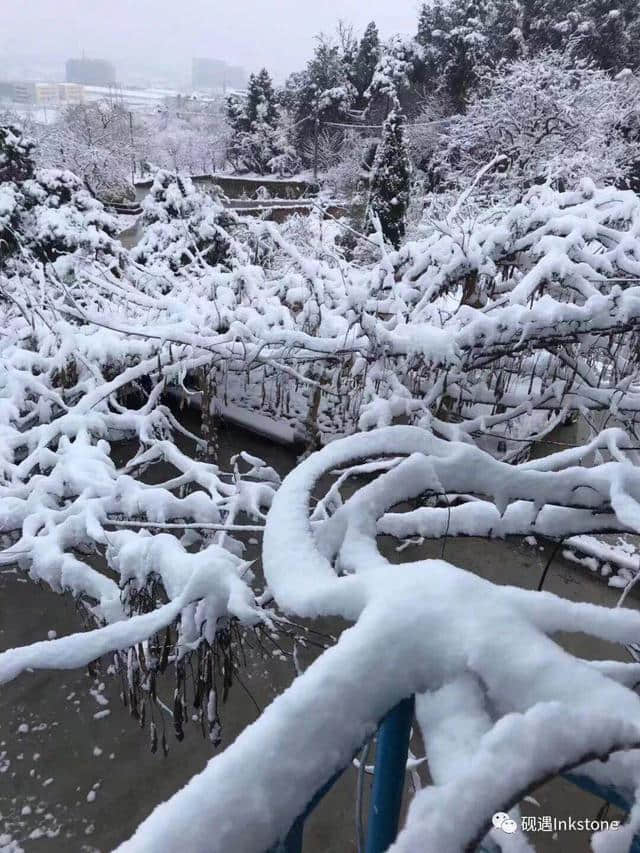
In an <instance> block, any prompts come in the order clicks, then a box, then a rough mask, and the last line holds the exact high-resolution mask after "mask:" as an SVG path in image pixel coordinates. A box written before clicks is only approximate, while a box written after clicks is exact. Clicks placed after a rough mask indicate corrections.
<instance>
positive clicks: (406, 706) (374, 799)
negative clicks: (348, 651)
mask: <svg viewBox="0 0 640 853" xmlns="http://www.w3.org/2000/svg"><path fill="white" fill-rule="evenodd" d="M413 708H414V697H413V696H411V697H410V698H409V699H403V700H402V702H399V703H398V704H397V705H396V706H395V708H392V709H391V711H389V713H388V714H387V716H386V717H385V718H384V720H383V721H382V723H380V728H379V729H378V740H377V746H376V769H375V775H374V777H373V790H372V792H371V806H370V809H369V825H368V826H367V843H366V847H365V851H366V853H384V851H385V850H387V849H388V848H389V847H390V846H391V844H393V842H394V841H395V839H396V835H397V834H398V824H399V823H400V807H401V806H402V793H403V791H404V782H405V774H406V768H407V756H408V753H409V736H410V734H411V723H412V722H413Z"/></svg>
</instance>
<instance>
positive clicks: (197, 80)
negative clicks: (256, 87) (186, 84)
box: [191, 59, 247, 92]
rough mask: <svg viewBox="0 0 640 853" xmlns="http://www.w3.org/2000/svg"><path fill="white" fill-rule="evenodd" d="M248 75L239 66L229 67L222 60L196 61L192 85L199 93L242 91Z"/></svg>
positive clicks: (193, 68) (193, 63)
mask: <svg viewBox="0 0 640 853" xmlns="http://www.w3.org/2000/svg"><path fill="white" fill-rule="evenodd" d="M246 84H247V75H246V73H245V70H244V68H241V67H240V66H239V65H228V64H227V63H226V62H223V61H222V60H221V59H194V60H193V61H192V66H191V85H192V86H193V88H194V89H197V90H199V91H211V90H222V91H223V92H226V91H227V89H242V88H244V87H245V86H246Z"/></svg>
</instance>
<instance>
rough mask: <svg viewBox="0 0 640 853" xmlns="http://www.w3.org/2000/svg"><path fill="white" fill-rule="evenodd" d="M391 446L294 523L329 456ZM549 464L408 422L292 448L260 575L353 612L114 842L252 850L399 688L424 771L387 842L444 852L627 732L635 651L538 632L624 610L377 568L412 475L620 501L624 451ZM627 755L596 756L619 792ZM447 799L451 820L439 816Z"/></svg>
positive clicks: (418, 485) (435, 573)
mask: <svg viewBox="0 0 640 853" xmlns="http://www.w3.org/2000/svg"><path fill="white" fill-rule="evenodd" d="M398 453H400V454H409V455H407V456H406V457H405V459H404V461H397V462H396V464H393V465H391V466H390V467H389V466H386V470H385V469H384V468H383V473H381V474H380V475H379V476H378V477H377V478H376V479H374V480H373V481H371V482H370V483H368V484H366V485H364V486H362V487H361V488H360V489H359V490H357V491H356V492H355V494H354V495H353V496H352V497H350V498H349V499H348V500H347V501H346V502H345V503H344V504H343V505H342V506H340V507H339V508H338V509H337V510H336V512H335V513H334V515H332V516H331V517H330V518H329V519H328V520H327V521H325V522H323V523H320V524H316V525H315V526H314V528H313V530H312V528H311V526H310V523H309V512H310V496H311V491H312V489H313V487H314V485H315V483H316V482H317V481H318V480H319V479H320V478H321V477H322V476H323V475H324V474H325V473H326V472H327V471H329V470H332V469H334V468H336V467H339V466H344V465H349V464H353V463H354V462H356V461H357V460H358V459H362V458H371V457H376V456H397V454H398ZM572 456H573V454H572V453H568V454H566V455H565V457H564V458H565V459H566V460H567V461H569V460H571V459H572ZM557 465H558V466H559V467H560V470H549V471H544V470H543V471H538V470H535V468H533V467H531V466H508V465H506V464H504V463H500V462H497V461H496V460H493V459H491V458H490V457H488V456H487V455H486V454H483V453H482V452H481V451H479V450H477V449H476V448H472V447H469V446H466V445H458V446H456V445H452V444H451V443H447V442H444V441H441V440H439V439H435V438H434V437H433V436H430V435H429V434H428V433H425V432H424V431H422V430H419V429H416V428H412V427H391V428H387V429H383V430H378V431H375V432H372V433H369V434H366V435H356V436H352V437H350V438H346V439H343V440H340V441H337V442H334V443H333V444H331V445H329V446H328V447H326V448H325V449H324V450H322V451H321V452H319V453H316V454H314V455H313V456H311V457H309V458H308V459H307V460H306V461H305V462H303V463H302V464H300V465H299V466H298V467H297V468H296V469H295V470H294V471H293V472H292V473H291V474H289V475H288V477H287V478H286V479H285V481H284V482H283V485H282V487H281V488H280V490H279V491H278V492H277V493H276V495H275V497H274V500H273V504H272V507H271V509H270V511H269V515H268V518H267V527H266V531H265V537H264V552H263V553H264V570H265V576H266V578H267V581H268V584H269V588H270V589H271V591H272V593H273V594H274V596H275V597H276V600H278V601H279V602H280V603H281V605H282V606H283V607H284V608H285V609H286V610H287V611H288V612H290V613H295V614H297V615H305V616H309V615H315V614H318V613H325V614H326V613H333V614H339V615H342V616H345V617H346V618H349V619H351V620H353V621H355V625H354V627H352V628H351V629H350V630H348V631H346V632H345V633H344V634H343V635H342V636H341V638H340V640H339V642H338V644H337V645H336V646H335V647H334V648H332V649H331V650H329V651H328V652H326V653H325V654H323V655H322V656H321V658H319V659H318V660H317V661H316V662H315V663H314V664H313V665H312V666H311V667H309V669H308V670H307V671H306V672H305V673H304V674H303V675H302V676H300V677H299V678H298V679H296V681H295V682H294V684H293V685H292V687H291V688H289V690H287V691H286V692H285V693H284V694H283V695H282V696H280V697H279V698H278V699H276V700H275V701H274V702H273V703H272V705H271V706H270V707H269V708H268V709H267V710H266V711H265V713H264V714H263V715H262V716H261V717H260V719H259V720H258V721H256V722H255V723H254V724H253V725H252V726H250V727H249V728H248V729H247V730H245V732H244V733H243V734H242V735H241V736H240V737H239V738H238V739H237V741H236V742H235V743H234V744H233V745H232V746H231V747H230V748H228V749H227V750H226V751H225V752H224V753H223V754H222V755H221V756H218V757H216V758H213V759H212V760H211V761H210V762H209V765H208V766H207V768H206V769H205V770H204V771H203V772H202V773H201V774H200V775H199V776H197V777H195V778H194V779H193V780H192V781H191V782H190V783H189V784H188V785H187V786H186V787H185V788H184V789H183V790H182V791H180V792H179V793H178V794H176V795H175V796H174V797H173V798H172V799H171V800H170V801H169V802H168V803H166V804H164V805H161V806H159V807H158V808H157V809H156V810H155V811H154V812H153V814H152V815H151V816H150V817H149V818H148V819H147V820H146V821H145V822H144V823H143V824H142V825H141V826H140V828H139V829H138V831H137V833H136V834H135V835H134V837H133V838H132V839H131V840H130V841H129V842H127V843H125V844H124V845H122V846H121V847H120V848H119V849H120V850H122V851H134V850H146V849H149V848H150V847H153V848H154V849H158V850H170V849H172V848H173V847H175V845H176V844H177V843H179V840H180V839H181V838H183V839H184V838H185V837H189V839H190V843H191V845H192V849H194V850H195V851H205V850H214V851H215V850H220V851H222V850H225V849H229V847H230V846H232V847H233V849H238V850H258V849H264V847H265V846H269V845H270V844H271V843H273V842H274V841H275V840H276V839H277V838H278V837H279V836H282V835H283V833H284V832H285V831H286V829H287V828H288V826H289V825H290V823H291V821H292V819H293V817H295V815H296V814H298V813H299V812H300V811H301V810H302V809H303V808H304V805H305V804H306V803H307V802H308V800H309V799H310V798H311V797H312V796H313V793H314V792H315V791H316V790H317V789H318V788H319V787H320V786H321V785H322V784H323V783H324V782H325V781H326V780H327V779H328V778H330V776H331V775H332V774H333V773H334V772H335V771H336V770H337V769H339V768H340V767H341V766H343V765H345V764H346V763H347V762H348V761H349V758H350V756H351V754H352V753H353V752H354V751H355V750H356V749H357V747H358V746H359V744H360V743H361V742H362V741H363V740H364V739H365V738H366V737H367V735H368V734H370V732H371V731H372V729H373V728H374V727H375V725H376V722H377V721H378V720H379V719H380V718H381V717H382V716H383V715H384V714H385V713H386V711H387V710H389V709H390V708H391V707H392V706H393V705H394V704H395V703H396V702H397V701H398V700H399V699H401V698H402V697H403V696H407V695H409V694H411V693H416V694H418V703H417V715H418V720H419V722H420V724H421V726H422V727H423V730H424V735H425V741H426V742H427V744H428V746H427V754H428V758H429V766H430V771H431V774H432V778H433V781H434V785H433V786H431V787H429V788H426V789H425V790H424V791H422V792H420V793H419V794H418V795H417V796H416V798H415V800H414V803H413V805H412V807H411V810H410V813H409V819H408V822H407V826H406V827H405V829H404V830H403V831H402V832H401V834H400V835H399V837H398V840H397V842H396V845H395V849H397V850H407V851H408V850H411V851H413V850H416V849H422V848H423V847H424V843H425V842H424V839H425V838H426V839H429V843H428V845H427V846H428V847H429V849H431V848H433V849H438V850H443V851H446V850H450V851H454V850H455V851H457V850H460V849H462V848H464V847H466V845H467V844H469V843H471V842H472V841H474V840H476V841H479V840H480V839H481V838H482V837H483V836H484V835H485V833H486V832H488V831H490V829H491V825H490V816H491V814H492V813H493V812H495V811H499V810H501V809H503V808H506V809H510V808H512V807H514V806H515V805H516V804H517V802H518V801H519V799H520V798H521V797H522V796H523V795H524V794H526V792H527V791H528V790H529V789H530V788H532V787H534V786H535V785H536V784H537V783H539V782H540V781H541V780H543V779H544V778H545V777H546V776H547V775H550V774H551V775H553V774H555V773H557V772H559V771H560V770H562V769H566V768H568V767H573V766H575V765H579V764H582V763H583V762H584V761H585V760H590V761H591V763H589V764H588V765H587V766H585V768H583V772H586V773H589V772H593V773H594V774H595V776H596V777H597V776H598V772H599V766H600V765H598V764H597V763H595V764H594V763H593V758H594V757H596V756H602V757H607V756H608V754H609V753H610V752H616V751H617V750H621V749H622V750H624V749H628V748H630V747H638V746H639V745H640V698H639V697H638V696H637V695H636V694H635V693H634V692H633V691H632V690H630V689H629V688H628V687H627V686H625V685H626V684H629V683H630V681H631V679H632V677H634V676H637V665H633V664H631V665H629V666H630V667H631V668H630V669H629V671H628V673H627V670H626V667H625V665H622V664H607V663H600V664H596V665H591V664H590V663H589V662H587V661H583V660H580V659H576V658H574V657H573V656H572V655H570V654H569V653H568V652H566V651H565V650H564V649H562V648H561V647H560V646H558V645H557V644H556V643H555V642H554V641H553V639H552V636H553V635H554V634H555V633H556V632H557V631H559V630H564V631H580V632H586V633H590V634H593V635H594V636H597V637H601V638H603V639H607V640H609V641H613V642H632V641H633V640H634V638H637V637H638V635H639V634H640V614H638V613H637V612H636V611H635V610H627V609H624V608H622V609H617V610H608V609H606V608H601V607H597V606H594V605H587V604H580V603H574V602H569V601H565V600H563V599H560V598H558V597H556V596H554V595H551V594H549V593H537V592H530V591H526V590H521V589H517V588H513V587H497V586H494V585H493V584H491V583H490V582H488V581H485V580H484V579H482V578H481V577H479V576H476V575H474V574H471V573H469V572H466V571H463V570H462V569H459V568H456V567H454V566H452V565H450V564H448V563H446V562H443V561H441V560H426V561H424V562H417V563H406V564H402V565H391V564H389V563H387V561H386V560H385V559H384V558H383V557H382V556H381V555H380V554H379V552H378V551H377V549H376V547H375V536H376V532H377V523H378V519H380V518H382V517H384V515H385V513H386V512H387V511H388V510H389V509H390V508H391V507H392V506H394V505H396V504H398V503H402V502H403V501H405V500H407V499H409V498H412V497H415V496H416V495H418V494H420V493H421V492H422V491H424V490H425V489H428V490H431V489H432V490H434V491H435V492H439V491H441V490H448V491H452V490H453V489H454V488H455V489H460V490H461V491H464V490H465V489H466V490H473V491H480V492H482V491H485V490H486V491H487V492H489V493H493V497H494V500H497V501H498V503H500V504H501V505H503V507H505V508H506V506H507V504H508V503H509V502H510V501H512V500H516V501H518V500H522V497H523V495H524V493H525V492H528V493H529V496H530V498H531V499H533V500H534V501H535V502H536V503H537V504H538V505H540V506H542V505H543V504H545V503H547V502H550V501H553V502H557V501H562V502H565V503H566V504H568V505H570V504H571V503H572V501H575V502H577V503H583V502H586V503H588V504H590V506H595V505H596V503H598V501H600V500H606V498H605V497H604V495H605V493H606V491H607V487H606V485H605V484H606V483H607V482H610V483H611V484H612V485H611V486H610V487H609V489H610V491H611V492H614V493H616V494H617V498H616V500H617V503H618V506H619V507H621V509H622V510H623V514H624V515H627V512H626V507H625V503H626V498H625V499H623V498H622V494H621V493H618V489H617V488H616V487H615V486H614V485H613V484H614V483H621V482H625V484H626V487H627V488H628V487H631V488H632V489H634V490H635V488H636V487H635V486H631V483H632V482H635V478H634V469H633V466H632V465H631V464H630V463H627V462H617V463H608V464H604V465H601V466H598V467H596V468H592V469H581V468H575V467H569V468H566V469H562V468H561V466H560V461H559V460H557ZM550 467H553V466H550ZM596 495H597V497H596ZM472 506H473V504H472ZM338 566H339V567H340V569H341V571H343V572H345V573H346V574H343V575H342V576H339V575H338V574H337V573H336V568H337V567H338ZM421 694H422V695H421ZM461 697H463V698H461ZM345 708H348V709H349V713H348V714H345V713H344V709H345ZM300 720H304V721H305V723H304V725H300V724H299V721H300ZM311 743H312V744H313V749H309V744H311ZM452 744H455V746H453V745H452ZM523 744H524V745H525V746H524V747H523ZM526 744H532V746H530V747H527V746H526ZM265 745H267V746H265ZM636 755H637V754H636V753H632V752H629V753H628V756H629V757H631V756H633V757H634V760H633V761H626V760H624V759H625V755H620V756H617V755H614V756H613V757H612V758H611V759H610V760H609V761H608V763H607V765H602V766H603V767H604V766H606V776H607V778H608V779H609V780H610V781H611V780H614V783H615V784H617V785H619V786H620V787H621V788H623V789H625V790H631V791H633V790H634V788H635V785H636V783H637V781H638V780H640V764H639V763H638V761H637V757H636ZM274 756H277V760H276V759H275V758H274ZM592 767H593V768H594V769H593V770H592V769H591V768H592ZM247 774H249V776H250V777H251V783H250V785H249V776H247ZM212 791H215V792H216V796H215V797H212V796H211V792H212ZM247 796H248V797H249V801H247ZM456 809H457V810H458V811H459V812H460V813H461V814H463V815H464V819H463V820H456V821H450V820H449V818H448V816H449V815H450V814H452V813H455V812H456ZM460 810H461V811H460ZM240 814H242V816H243V817H242V820H234V818H233V816H234V815H238V816H239V815H240ZM419 839H420V840H419ZM521 849H526V847H522V848H521Z"/></svg>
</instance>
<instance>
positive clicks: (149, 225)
mask: <svg viewBox="0 0 640 853" xmlns="http://www.w3.org/2000/svg"><path fill="white" fill-rule="evenodd" d="M141 225H142V227H143V229H144V234H143V236H142V238H141V240H140V241H139V242H138V244H137V246H136V247H135V249H134V250H133V252H132V256H133V258H134V260H135V261H136V262H137V263H139V264H141V265H143V266H150V267H153V268H160V267H162V266H163V265H166V266H167V268H168V269H170V270H171V271H173V272H177V271H178V270H180V269H181V268H182V267H185V266H186V265H188V264H192V263H194V262H196V263H197V262H202V263H204V264H206V265H207V266H210V267H213V266H217V265H220V264H228V263H229V262H230V257H231V252H232V243H233V240H232V237H231V234H230V231H232V230H233V228H234V226H236V225H237V217H236V216H235V214H234V213H233V212H232V211H230V210H227V209H226V208H225V207H224V205H223V204H222V194H221V192H220V191H219V189H217V188H215V189H213V190H212V191H211V192H209V193H203V192H199V191H197V190H196V189H195V188H194V186H193V183H192V182H191V179H190V178H188V177H187V176H181V175H177V174H175V173H174V172H167V171H165V170H159V171H158V172H157V173H156V175H155V178H154V181H153V185H152V187H151V189H150V190H149V194H148V195H147V197H146V198H145V200H144V204H143V214H142V219H141Z"/></svg>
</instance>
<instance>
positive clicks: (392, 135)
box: [369, 104, 411, 248]
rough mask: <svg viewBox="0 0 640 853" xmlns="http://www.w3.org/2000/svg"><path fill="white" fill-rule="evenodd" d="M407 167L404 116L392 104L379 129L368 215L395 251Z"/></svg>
mask: <svg viewBox="0 0 640 853" xmlns="http://www.w3.org/2000/svg"><path fill="white" fill-rule="evenodd" d="M410 179H411V165H410V163H409V155H408V153H407V148H406V144H405V139H404V116H403V115H402V113H401V112H400V109H399V106H398V105H397V104H396V106H395V107H394V109H392V110H391V112H390V113H389V115H388V116H387V118H386V119H385V122H384V125H383V126H382V139H381V140H380V144H379V146H378V150H377V153H376V158H375V160H374V164H373V170H372V175H371V188H370V192H369V215H370V216H371V217H377V218H378V219H379V220H380V225H381V226H382V233H383V234H384V236H385V238H386V239H387V240H388V241H389V242H390V243H391V244H392V245H393V246H395V247H396V248H397V247H398V246H399V245H400V242H401V240H402V238H403V237H404V233H405V219H406V213H407V207H408V205H409V188H410Z"/></svg>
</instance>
